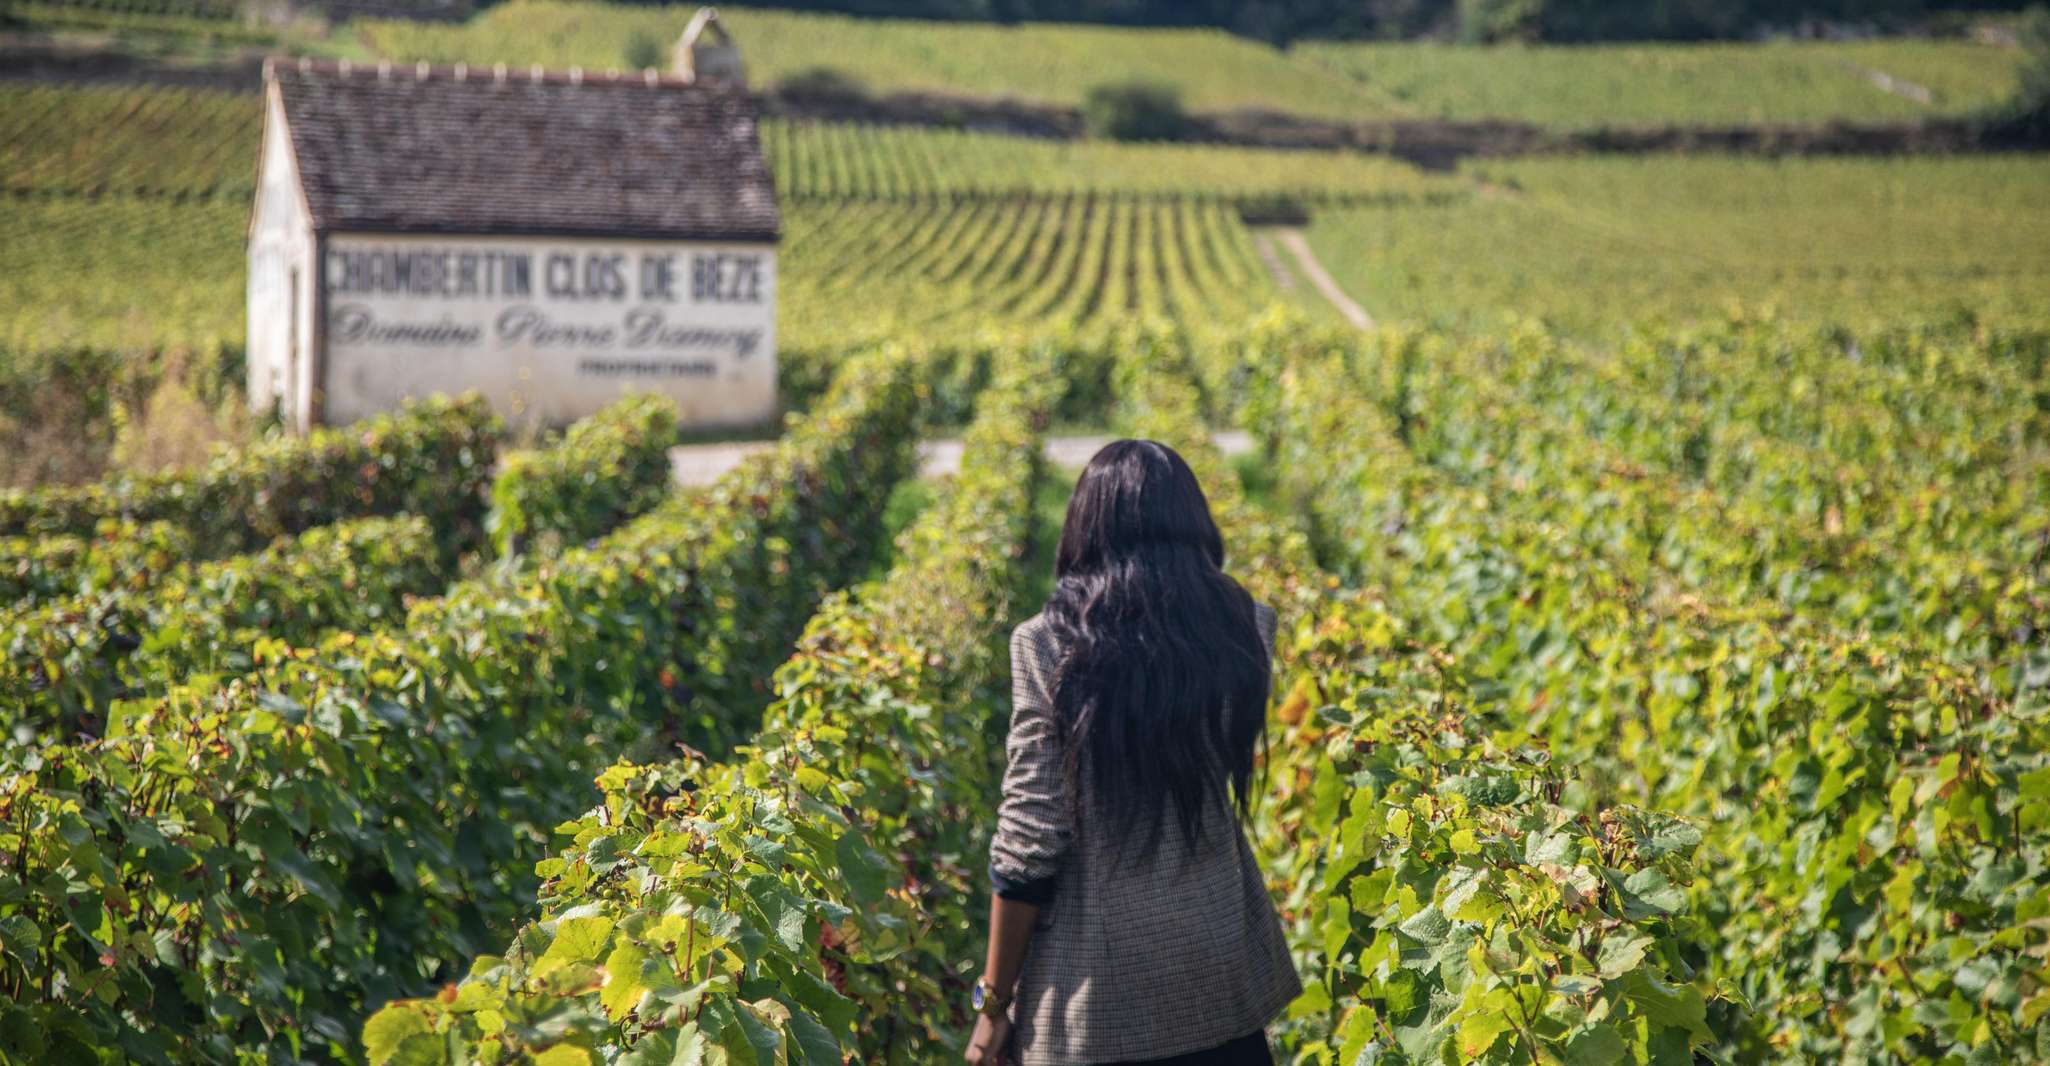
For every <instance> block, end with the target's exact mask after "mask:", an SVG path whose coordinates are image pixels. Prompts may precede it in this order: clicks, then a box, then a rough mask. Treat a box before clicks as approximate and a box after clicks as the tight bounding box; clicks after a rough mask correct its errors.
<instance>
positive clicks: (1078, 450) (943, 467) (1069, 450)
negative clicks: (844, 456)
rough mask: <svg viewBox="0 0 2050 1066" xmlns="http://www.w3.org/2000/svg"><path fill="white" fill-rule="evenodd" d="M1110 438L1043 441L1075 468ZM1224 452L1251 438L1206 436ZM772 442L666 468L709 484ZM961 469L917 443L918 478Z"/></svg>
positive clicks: (953, 449)
mask: <svg viewBox="0 0 2050 1066" xmlns="http://www.w3.org/2000/svg"><path fill="white" fill-rule="evenodd" d="M1112 439H1114V438H1111V437H1049V438H1047V442H1046V458H1047V461H1048V462H1050V463H1052V464H1053V465H1055V466H1061V467H1078V466H1081V465H1082V464H1084V463H1086V462H1088V461H1089V457H1090V456H1092V455H1095V454H1096V450H1097V449H1098V448H1101V447H1103V446H1104V445H1106V444H1108V443H1110V442H1111V440H1112ZM1210 439H1211V440H1212V441H1214V442H1215V443H1216V444H1217V447H1218V449H1219V450H1221V451H1223V452H1224V454H1226V455H1240V454H1243V453H1245V452H1248V451H1251V450H1252V448H1253V439H1252V438H1251V437H1249V436H1247V435H1246V434H1244V433H1239V432H1227V433H1218V434H1215V435H1213V436H1212V437H1211V438H1210ZM775 443H776V442H774V441H766V440H750V441H734V442H731V443H726V444H686V445H683V446H682V447H679V448H671V449H669V468H670V470H671V471H672V472H674V474H675V476H676V483H677V484H679V485H684V486H692V485H709V484H711V483H712V482H714V481H717V480H719V475H721V474H724V473H725V472H727V471H728V470H731V469H733V468H734V467H736V466H739V465H740V461H741V460H743V459H745V458H747V457H748V456H750V455H753V454H754V453H756V452H758V451H762V450H763V449H765V448H772V447H774V446H775ZM960 469H961V442H960V441H958V440H929V441H924V442H922V443H920V444H919V446H918V472H919V474H920V476H922V477H944V476H946V475H948V474H952V473H954V472H955V471H957V470H960Z"/></svg>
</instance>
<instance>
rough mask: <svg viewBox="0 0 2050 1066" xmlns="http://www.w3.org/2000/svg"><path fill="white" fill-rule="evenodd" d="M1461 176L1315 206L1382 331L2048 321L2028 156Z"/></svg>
mask: <svg viewBox="0 0 2050 1066" xmlns="http://www.w3.org/2000/svg"><path fill="white" fill-rule="evenodd" d="M1473 174H1474V176H1475V177H1476V178H1477V179H1478V180H1481V181H1484V182H1486V183H1487V184H1486V186H1485V188H1486V190H1487V191H1485V192H1484V193H1483V194H1482V195H1480V196H1477V197H1475V198H1473V199H1471V200H1468V201H1465V202H1462V203H1458V204H1453V205H1437V206H1427V207H1404V208H1394V209H1381V208H1359V209H1346V210H1334V211H1324V212H1319V213H1318V215H1317V216H1316V219H1315V221H1314V222H1313V223H1312V225H1311V226H1310V228H1309V234H1308V235H1309V239H1310V243H1311V245H1312V247H1314V248H1315V249H1316V251H1317V253H1318V257H1319V258H1320V259H1322V260H1323V262H1324V264H1325V266H1326V267H1327V268H1328V269H1330V270H1331V272H1332V274H1333V276H1334V277H1336V278H1337V279H1338V282H1339V284H1340V285H1341V286H1342V287H1344V288H1345V289H1346V290H1347V291H1348V292H1350V293H1351V294H1352V295H1353V296H1354V298H1355V299H1358V300H1359V301H1360V302H1361V303H1362V304H1364V305H1365V306H1366V307H1367V309H1368V311H1369V312H1370V313H1372V314H1374V315H1376V316H1377V317H1381V318H1384V319H1389V320H1394V321H1404V320H1407V321H1420V322H1437V323H1462V324H1469V325H1482V324H1490V323H1495V322H1499V321H1500V320H1501V319H1503V318H1505V317H1513V316H1518V315H1534V316H1538V317H1542V318H1545V319H1548V320H1550V321H1552V322H1554V323H1555V324H1558V325H1560V326H1563V327H1565V328H1568V329H1574V330H1579V331H1590V330H1597V329H1603V328H1607V327H1610V326H1614V325H1619V324H1623V323H1629V322H1633V321H1638V320H1643V319H1648V318H1666V319H1686V318H1698V317H1703V316H1717V315H1721V314H1724V313H1727V312H1730V311H1734V310H1738V309H1748V310H1752V311H1770V312H1774V313H1777V314H1780V315H1783V316H1787V317H1791V318H1795V319H1802V320H1813V321H1824V320H1827V321H1832V322H1836V323H1839V324H1844V325H1851V326H1865V325H1885V324H1891V323H1896V322H1900V321H1905V320H1909V319H1914V318H1929V317H1932V316H1933V317H1945V318H1947V317H1955V316H1959V315H1966V314H1968V315H1971V316H1974V317H1976V318H1978V319H1979V320H1981V321H1985V322H1989V323H2004V324H2013V325H2042V324H2046V322H2050V305H2046V304H2045V303H2044V301H2043V299H2042V295H2043V293H2045V292H2050V207H2046V206H2045V205H2044V203H2043V201H2042V200H2041V197H2040V191H2041V189H2042V188H2043V187H2044V185H2045V183H2046V182H2050V163H2046V162H2044V161H2042V160H2040V159H2035V158H2030V157H2025V156H2012V157H1963V158H1944V159H1906V160H1816V161H1787V162H1773V161H1766V160H1745V159H1719V158H1703V157H1632V158H1579V159H1548V160H1535V159H1534V160H1521V161H1515V162H1499V163H1489V164H1486V165H1485V166H1480V167H1477V168H1475V169H1474V171H1473Z"/></svg>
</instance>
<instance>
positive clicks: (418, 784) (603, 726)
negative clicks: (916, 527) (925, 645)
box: [0, 353, 915, 1062]
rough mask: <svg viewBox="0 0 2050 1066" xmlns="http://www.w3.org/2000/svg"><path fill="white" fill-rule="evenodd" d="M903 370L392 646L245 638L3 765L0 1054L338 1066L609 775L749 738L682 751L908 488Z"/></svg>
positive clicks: (727, 725) (730, 726)
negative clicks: (111, 724) (368, 1018)
mask: <svg viewBox="0 0 2050 1066" xmlns="http://www.w3.org/2000/svg"><path fill="white" fill-rule="evenodd" d="M907 370H908V361H907V360H905V359H903V358H901V357H898V356H895V355H894V354H891V353H884V355H882V356H878V357H877V358H875V359H857V360H853V361H851V362H850V364H849V368H848V372H847V374H846V375H845V377H846V378H847V379H848V382H849V383H848V386H847V387H846V388H845V389H844V390H840V391H839V392H837V393H836V395H835V396H833V397H829V398H828V400H827V401H826V402H825V403H824V404H822V405H821V406H820V409H819V410H818V411H817V412H816V413H815V414H814V415H813V416H812V417H810V418H809V419H807V420H805V421H804V422H802V423H799V424H798V425H796V426H795V427H793V429H792V431H791V433H790V434H789V436H788V437H786V439H785V441H784V442H783V443H782V444H781V445H780V446H779V447H778V448H777V449H776V450H775V451H774V452H772V453H768V454H765V455H764V456H761V457H758V458H757V459H756V460H754V461H751V462H749V463H748V464H746V465H745V466H743V467H742V468H740V469H739V470H736V471H734V472H733V473H732V474H730V475H728V477H727V478H726V479H725V480H724V481H722V483H721V484H720V485H719V486H718V487H717V489H716V490H715V491H713V492H711V493H709V494H705V495H704V496H703V497H701V498H696V499H693V500H692V501H690V503H689V504H688V505H685V506H678V507H671V508H666V509H663V510H661V511H658V512H656V513H655V514H652V515H649V516H647V517H646V518H644V519H642V520H641V521H639V522H637V523H635V524H634V525H633V526H631V527H629V528H627V529H624V530H621V531H620V532H619V533H617V534H614V535H613V536H612V537H610V538H607V539H606V540H605V541H603V542H601V544H600V545H599V546H598V547H596V548H594V549H589V550H579V551H572V552H568V553H566V554H565V555H564V556H563V557H562V558H560V559H558V560H553V561H551V562H549V563H547V564H545V565H544V566H541V567H538V568H536V569H535V570H534V571H532V572H531V573H527V574H524V575H522V576H521V577H520V578H519V579H518V580H517V581H514V582H510V583H509V582H507V581H505V580H504V579H499V578H494V579H493V580H491V581H479V582H475V583H471V584H468V585H466V586H464V587H463V588H462V589H460V590H458V591H457V592H456V593H454V594H452V595H451V596H449V597H447V598H446V599H445V600H443V601H439V602H436V603H434V604H431V605H426V606H422V607H420V608H417V609H416V610H415V611H414V612H413V615H412V617H411V619H410V620H409V623H408V627H407V628H406V630H405V631H403V632H386V633H381V634H379V633H368V634H365V633H343V634H338V635H335V636H331V637H329V638H327V639H326V640H324V641H323V642H322V643H321V644H320V646H319V647H318V648H315V649H295V648H292V647H289V646H286V645H285V644H284V643H283V642H280V641H266V642H259V644H258V646H257V648H256V653H257V659H258V661H259V672H258V673H256V674H254V675H252V676H250V677H247V678H242V679H238V680H235V681H233V682H230V683H228V684H226V685H218V686H216V685H196V686H180V687H176V688H173V689H172V690H171V691H170V692H169V693H168V694H166V695H165V696H164V697H163V698H161V699H156V700H151V701H146V702H144V701H138V702H136V703H133V704H126V705H120V706H117V708H116V711H115V718H116V720H117V721H118V722H119V723H120V728H119V729H118V730H114V731H110V735H109V736H108V737H107V738H105V739H104V740H101V741H97V742H93V743H87V744H78V745H50V746H44V747H41V748H35V749H30V748H14V749H11V750H8V751H6V752H5V753H4V759H0V847H4V849H5V853H6V854H7V855H8V856H9V861H8V862H7V863H6V864H5V865H4V866H0V935H4V937H5V943H6V947H7V950H6V952H5V953H4V954H0V1049H5V1051H6V1052H7V1053H8V1054H9V1056H10V1057H16V1058H21V1059H25V1060H28V1061H93V1059H94V1056H95V1054H96V1052H97V1050H98V1049H114V1050H115V1051H116V1052H117V1053H118V1054H120V1055H123V1056H125V1057H127V1058H132V1059H142V1060H148V1061H164V1060H174V1061H195V1062H199V1061H203V1062H220V1061H231V1060H235V1059H238V1058H240V1059H248V1060H262V1059H264V1058H266V1057H268V1056H269V1055H271V1054H279V1055H282V1056H285V1057H289V1058H292V1059H304V1058H338V1057H342V1058H345V1057H347V1053H346V1051H345V1050H343V1049H345V1048H346V1047H347V1046H348V1045H349V1044H350V1043H351V1042H353V1040H354V1038H355V1033H356V1032H357V1023H358V1021H359V1019H360V1018H361V1016H362V1014H363V1013H364V1012H365V1010H366V1009H368V1008H373V1007H375V1006H376V1005H377V1004H378V1003H380V1002H382V1001H384V1000H385V999H388V998H390V997H392V996H394V995H401V994H417V993H419V992H422V991H424V990H425V989H426V988H429V987H432V984H433V983H435V982H437V981H439V980H444V979H446V977H447V976H453V974H452V973H449V974H445V973H444V967H446V966H449V965H451V964H453V963H455V962H456V961H458V960H461V959H467V958H469V957H471V956H473V955H475V954H476V953H477V952H478V951H479V950H481V949H483V948H484V947H485V945H487V944H489V943H491V942H493V941H495V940H496V939H497V937H498V935H499V934H498V932H497V931H498V930H502V929H504V928H506V927H508V926H509V924H510V922H511V921H512V919H513V917H514V915H515V914H517V913H518V912H519V911H520V910H521V909H522V906H521V905H522V904H523V903H525V902H530V901H531V900H532V898H533V897H532V894H531V893H532V888H533V883H534V882H533V873H532V871H533V863H534V860H535V859H536V858H538V857H540V855H542V854H544V853H545V852H544V849H543V848H542V847H541V846H540V845H541V843H542V842H543V841H545V840H546V839H547V835H548V833H549V831H550V830H551V829H552V828H553V827H554V826H556V825H557V824H558V823H559V822H560V821H561V820H562V819H563V818H565V817H568V816H570V815H571V814H573V813H574V812H575V811H576V810H577V809H579V808H580V807H582V806H583V803H584V799H583V790H584V788H585V787H586V784H585V783H586V782H589V781H590V780H591V779H592V777H593V776H594V775H595V774H596V773H597V772H598V769H599V768H601V767H602V766H604V765H605V764H606V763H608V762H610V761H611V758H612V757H613V755H614V754H615V753H617V752H618V751H620V750H622V749H623V748H624V747H626V746H627V745H628V744H630V743H633V742H635V741H637V740H640V739H642V738H645V737H650V736H655V737H662V736H670V737H675V736H679V735H686V734H685V729H686V726H687V725H688V726H699V728H694V729H691V730H689V732H688V734H687V736H688V737H689V738H692V739H698V740H699V741H700V742H701V743H704V744H707V745H709V744H710V743H711V741H710V740H706V739H705V737H706V735H707V734H713V735H714V736H716V735H717V734H718V733H725V734H739V735H745V732H746V731H747V730H750V729H751V728H752V727H753V725H754V722H753V721H752V714H753V711H754V709H755V708H758V707H759V706H760V703H759V702H743V701H740V700H733V701H731V702H728V703H726V704H724V705H722V707H721V708H720V709H722V710H723V711H724V712H725V713H726V714H728V715H729V716H732V717H733V718H734V719H743V720H734V721H727V722H709V723H702V724H701V723H700V722H699V721H698V720H697V718H698V716H708V715H710V714H712V713H713V710H714V708H713V707H711V706H710V705H709V704H708V702H707V701H706V700H705V699H703V698H701V693H707V692H709V693H712V694H714V695H724V694H727V693H730V692H733V691H735V690H736V689H737V688H738V683H737V682H722V681H721V680H720V678H721V675H722V674H727V673H729V672H731V673H741V672H743V671H745V670H747V669H750V668H752V666H753V664H755V663H756V662H758V661H760V660H762V659H763V658H765V657H767V655H768V653H770V652H775V653H776V657H778V658H780V655H781V652H780V649H781V648H785V647H787V645H788V642H789V640H790V639H792V637H793V636H794V630H795V629H796V628H797V627H798V626H801V624H802V621H803V619H804V618H805V617H807V616H809V614H810V613H811V610H812V608H813V607H814V606H815V605H816V602H817V599H818V596H819V595H820V594H821V592H822V591H823V590H824V589H826V588H829V587H832V586H833V585H835V584H837V583H839V582H841V581H844V580H846V579H847V578H848V576H849V575H850V574H851V573H853V572H855V568H856V567H857V566H858V565H860V564H863V563H865V562H866V561H867V557H868V552H869V549H870V547H871V545H870V543H869V541H868V540H867V539H866V538H869V537H872V536H873V535H874V531H875V527H876V525H877V516H878V515H879V514H880V512H881V510H882V507H883V503H884V500H885V499H886V498H887V496H888V495H889V486H890V485H891V484H892V483H894V481H895V480H896V479H897V478H898V477H900V476H901V475H902V474H903V473H904V471H905V470H907V469H908V468H909V465H910V459H911V447H910V444H911V427H912V415H913V411H914V406H915V392H914V389H913V387H912V383H911V381H910V380H909V375H908V372H907ZM733 616H741V617H746V618H748V619H749V623H750V624H749V625H748V626H747V627H745V628H744V629H729V627H726V626H722V625H720V624H718V623H717V622H715V621H713V620H714V619H718V618H723V617H733ZM793 617H794V618H795V619H796V621H795V622H792V621H791V619H792V618H793ZM757 645H761V646H760V647H758V646H757ZM747 682H748V689H747V692H748V693H749V695H750V696H752V695H753V694H754V693H755V692H756V691H758V690H757V689H756V688H755V687H754V686H755V685H756V684H758V683H759V678H758V677H749V678H747ZM137 1005H147V1008H146V1010H144V1009H139V1008H138V1006H137Z"/></svg>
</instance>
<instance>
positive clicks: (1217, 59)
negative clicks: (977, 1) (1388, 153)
mask: <svg viewBox="0 0 2050 1066" xmlns="http://www.w3.org/2000/svg"><path fill="white" fill-rule="evenodd" d="M694 10H695V9H694V8H691V7H687V6H685V7H666V8H665V7H636V6H609V5H605V4H596V3H563V2H559V0H512V2H510V3H505V4H500V5H497V6H495V7H492V8H490V9H488V10H486V11H485V12H484V13H482V14H480V15H478V16H477V17H476V18H473V19H471V20H470V21H469V22H468V23H465V24H463V25H459V26H437V25H431V24H426V23H415V22H402V21H386V22H373V21H365V22H361V23H358V27H359V29H360V31H361V33H362V36H363V39H364V40H365V42H366V43H368V44H369V45H370V46H371V47H373V48H376V49H378V50H379V51H381V52H382V53H384V54H385V55H386V56H388V57H390V58H392V59H395V60H407V61H415V60H423V59H424V60H427V61H430V62H435V63H454V62H468V63H473V64H487V63H498V62H503V63H510V64H515V65H523V64H529V63H543V64H548V65H551V66H562V67H567V66H572V65H574V66H582V67H586V68H590V69H599V70H603V69H608V68H615V67H626V66H628V65H629V63H628V61H627V55H628V51H627V49H628V47H629V44H630V42H633V41H634V40H636V39H637V38H648V37H652V38H653V39H655V40H658V41H662V42H665V43H666V42H670V41H674V40H675V39H676V38H677V36H678V35H679V34H680V33H681V32H682V31H683V27H684V24H685V23H687V22H688V21H689V20H690V17H691V14H692V12H693V11H694ZM719 17H720V21H721V22H722V23H724V24H725V25H726V27H727V28H728V29H729V30H730V31H731V32H732V33H733V35H734V38H735V39H736V40H737V41H738V42H739V44H740V49H741V55H742V57H743V59H744V60H745V61H746V63H747V69H748V77H749V80H750V81H751V82H752V83H754V84H756V85H773V84H775V83H777V82H780V81H782V80H784V79H786V78H789V77H790V76H791V75H794V74H798V73H802V72H806V71H812V70H817V69H819V68H822V67H824V68H832V69H836V70H839V71H841V72H843V73H846V74H849V75H852V76H853V77H854V78H855V79H856V80H858V81H860V82H862V83H863V84H865V85H866V86H867V87H868V88H869V89H870V90H873V91H899V90H938V91H945V92H955V93H966V94H971V95H976V96H987V97H1016V98H1021V99H1027V100H1039V101H1046V102H1050V103H1056V104H1067V105H1071V106H1079V105H1080V104H1081V103H1082V99H1083V96H1084V94H1086V93H1087V92H1088V90H1089V88H1090V86H1092V85H1096V84H1099V83H1103V82H1112V81H1129V80H1142V81H1154V82H1160V83H1164V84H1168V85H1173V86H1176V87H1178V88H1179V89H1180V90H1181V92H1182V101H1183V103H1184V104H1185V105H1186V106H1189V107H1192V108H1197V109H1220V108H1236V107H1266V108H1274V109H1279V110H1285V111H1293V112H1299V113H1302V114H1312V115H1322V116H1326V117H1330V118H1343V117H1347V116H1350V115H1354V114H1358V113H1360V112H1361V111H1362V110H1363V109H1365V108H1368V107H1370V106H1371V104H1372V100H1371V98H1370V97H1369V96H1367V95H1366V94H1364V93H1362V92H1361V91H1360V90H1359V89H1358V88H1357V87H1356V86H1355V84H1354V83H1353V82H1352V81H1351V80H1350V79H1348V78H1346V77H1343V76H1341V75H1339V74H1336V73H1332V72H1328V71H1324V70H1321V69H1318V68H1315V67H1311V66H1305V65H1302V64H1298V63H1296V62H1294V61H1293V60H1292V59H1291V57H1290V56H1288V55H1287V54H1285V53H1283V52H1281V51H1280V50H1278V49H1275V48H1272V47H1269V46H1267V45H1264V44H1260V43H1257V42H1254V41H1249V40H1246V39H1244V38H1240V37H1234V36H1232V35H1230V34H1227V33H1224V32H1223V31H1220V30H1183V29H1121V28H1115V27H1105V26H1076V25H1061V24H1047V23H1039V24H1028V25H1013V26H1005V25H994V24H988V23H980V24H978V23H954V22H927V21H919V20H914V19H870V18H859V19H857V18H850V17H847V16H842V15H824V14H800V13H796V12H784V11H770V10H758V9H743V8H729V7H723V6H722V7H721V8H720V9H719Z"/></svg>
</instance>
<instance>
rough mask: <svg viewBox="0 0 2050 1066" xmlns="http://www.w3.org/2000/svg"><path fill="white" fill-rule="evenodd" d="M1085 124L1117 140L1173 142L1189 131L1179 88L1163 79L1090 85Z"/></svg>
mask: <svg viewBox="0 0 2050 1066" xmlns="http://www.w3.org/2000/svg"><path fill="white" fill-rule="evenodd" d="M1082 126H1083V128H1084V129H1087V130H1088V131H1089V134H1090V136H1092V137H1102V138H1105V139H1107V140H1113V141H1172V140H1178V139H1180V138H1181V137H1182V136H1183V135H1184V134H1185V133H1187V131H1188V117H1187V116H1186V115H1185V114H1184V113H1183V112H1182V94H1181V90H1180V89H1179V88H1176V87H1175V86H1172V85H1167V84H1163V83H1160V82H1145V81H1133V82H1120V83H1117V84H1113V85H1097V86H1093V87H1091V88H1090V90H1089V93H1088V95H1087V96H1085V97H1084V98H1083V101H1082Z"/></svg>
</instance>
